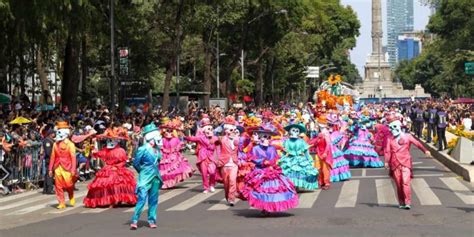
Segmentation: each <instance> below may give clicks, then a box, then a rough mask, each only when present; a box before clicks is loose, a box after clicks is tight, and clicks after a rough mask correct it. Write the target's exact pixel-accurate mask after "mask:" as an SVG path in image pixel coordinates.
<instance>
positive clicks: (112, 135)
mask: <svg viewBox="0 0 474 237" xmlns="http://www.w3.org/2000/svg"><path fill="white" fill-rule="evenodd" d="M97 138H98V139H113V140H128V133H127V132H126V131H125V132H124V131H123V130H122V128H113V129H110V128H108V129H107V130H105V132H104V133H103V134H100V135H97Z"/></svg>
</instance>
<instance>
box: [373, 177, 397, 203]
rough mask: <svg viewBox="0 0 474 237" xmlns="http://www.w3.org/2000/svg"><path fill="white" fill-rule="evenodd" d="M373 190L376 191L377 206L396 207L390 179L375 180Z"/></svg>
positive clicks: (395, 197)
mask: <svg viewBox="0 0 474 237" xmlns="http://www.w3.org/2000/svg"><path fill="white" fill-rule="evenodd" d="M375 188H376V189H377V202H378V204H379V206H391V205H397V204H398V201H397V196H396V194H395V190H394V189H393V186H392V181H391V180H390V179H376V180H375Z"/></svg>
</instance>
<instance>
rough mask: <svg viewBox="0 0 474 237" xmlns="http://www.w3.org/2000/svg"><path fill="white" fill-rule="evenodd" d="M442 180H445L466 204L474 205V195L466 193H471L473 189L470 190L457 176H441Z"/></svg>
mask: <svg viewBox="0 0 474 237" xmlns="http://www.w3.org/2000/svg"><path fill="white" fill-rule="evenodd" d="M440 179H441V181H443V183H444V184H446V186H447V187H448V188H449V189H451V190H452V191H453V192H454V194H456V196H458V197H459V198H460V199H461V200H462V201H463V202H464V203H465V204H469V205H473V204H474V195H468V194H465V193H463V192H466V193H471V194H472V191H471V190H469V188H468V187H466V186H465V185H464V184H462V183H461V181H459V180H458V179H456V178H455V177H449V178H440Z"/></svg>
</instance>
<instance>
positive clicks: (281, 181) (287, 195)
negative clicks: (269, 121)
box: [242, 127, 298, 214]
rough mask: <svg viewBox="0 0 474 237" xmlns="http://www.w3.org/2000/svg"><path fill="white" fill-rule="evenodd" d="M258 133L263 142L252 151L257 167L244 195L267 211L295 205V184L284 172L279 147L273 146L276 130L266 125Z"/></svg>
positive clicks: (283, 209)
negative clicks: (279, 164)
mask: <svg viewBox="0 0 474 237" xmlns="http://www.w3.org/2000/svg"><path fill="white" fill-rule="evenodd" d="M256 133H258V134H259V138H260V141H259V144H258V145H257V146H255V147H253V149H252V152H251V153H250V154H249V156H250V157H251V161H252V162H253V163H254V164H255V169H253V171H252V172H250V173H249V174H247V176H246V178H245V186H244V188H243V190H242V194H243V196H244V197H245V198H246V199H247V200H248V202H249V205H250V206H252V207H254V208H256V209H260V210H262V212H263V213H264V214H266V213H267V212H279V211H285V210H288V209H291V208H295V207H296V206H298V194H297V193H296V189H295V186H294V185H293V183H292V182H291V180H290V179H289V178H288V177H286V176H284V175H283V172H282V170H281V168H280V167H279V166H278V165H277V160H278V153H277V150H276V149H275V147H274V146H272V145H270V139H271V136H272V135H275V134H276V130H274V129H272V128H271V127H265V128H264V127H262V128H260V129H259V130H256Z"/></svg>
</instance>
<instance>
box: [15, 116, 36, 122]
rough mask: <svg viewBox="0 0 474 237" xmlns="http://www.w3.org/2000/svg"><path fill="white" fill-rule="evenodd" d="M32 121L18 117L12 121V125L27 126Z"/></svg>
mask: <svg viewBox="0 0 474 237" xmlns="http://www.w3.org/2000/svg"><path fill="white" fill-rule="evenodd" d="M31 122H32V121H31V120H29V119H27V118H25V117H21V116H20V117H16V118H15V119H14V120H12V121H10V124H25V123H31Z"/></svg>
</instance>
